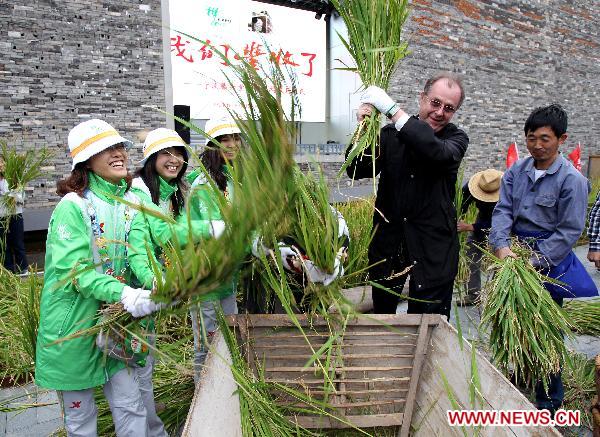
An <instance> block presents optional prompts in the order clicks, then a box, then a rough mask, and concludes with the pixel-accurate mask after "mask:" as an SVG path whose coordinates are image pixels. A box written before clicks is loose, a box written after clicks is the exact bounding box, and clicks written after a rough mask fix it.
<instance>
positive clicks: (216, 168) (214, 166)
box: [200, 135, 227, 192]
mask: <svg viewBox="0 0 600 437" xmlns="http://www.w3.org/2000/svg"><path fill="white" fill-rule="evenodd" d="M222 137H223V135H220V136H218V137H217V138H215V139H216V140H217V141H220V139H221V138H222ZM200 160H201V161H202V164H203V165H204V167H205V168H206V171H208V174H209V175H210V177H211V178H212V180H213V181H214V182H215V184H216V185H217V187H219V190H221V191H223V192H225V190H226V189H227V175H226V174H225V172H224V171H223V166H224V165H225V158H223V155H222V154H221V149H220V148H219V145H218V144H216V143H214V142H210V143H208V144H207V145H206V149H205V150H204V152H202V154H201V155H200Z"/></svg>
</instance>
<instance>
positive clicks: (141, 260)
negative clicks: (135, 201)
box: [127, 213, 158, 288]
mask: <svg viewBox="0 0 600 437" xmlns="http://www.w3.org/2000/svg"><path fill="white" fill-rule="evenodd" d="M128 240H129V245H130V246H129V247H130V248H129V250H128V251H127V260H128V261H129V267H130V268H131V271H132V272H133V274H134V275H135V277H136V278H137V279H138V281H140V283H141V285H142V287H144V288H150V287H152V282H153V280H154V273H153V272H152V268H151V262H150V260H149V258H148V253H149V254H150V256H151V257H152V259H153V260H154V262H158V260H157V259H156V256H155V249H156V248H155V245H154V244H153V242H152V239H151V234H150V227H149V225H148V221H147V220H146V219H145V217H144V214H141V213H138V214H136V215H135V217H134V218H133V221H132V223H131V229H130V230H129V238H128Z"/></svg>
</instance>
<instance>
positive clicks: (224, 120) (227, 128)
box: [204, 117, 242, 144]
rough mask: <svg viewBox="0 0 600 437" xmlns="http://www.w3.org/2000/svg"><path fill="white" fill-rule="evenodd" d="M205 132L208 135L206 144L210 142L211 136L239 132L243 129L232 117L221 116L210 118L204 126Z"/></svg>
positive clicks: (215, 136)
mask: <svg viewBox="0 0 600 437" xmlns="http://www.w3.org/2000/svg"><path fill="white" fill-rule="evenodd" d="M204 132H206V134H207V135H208V137H207V138H206V144H208V143H209V142H210V140H211V138H217V137H218V136H221V135H232V134H239V133H241V132H242V131H240V128H239V127H238V125H237V124H236V123H235V121H234V120H233V119H232V118H230V117H221V118H211V119H210V120H208V121H207V122H206V125H205V126H204Z"/></svg>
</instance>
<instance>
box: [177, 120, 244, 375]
mask: <svg viewBox="0 0 600 437" xmlns="http://www.w3.org/2000/svg"><path fill="white" fill-rule="evenodd" d="M204 131H205V132H206V133H207V134H208V135H209V136H210V137H211V138H214V139H215V140H216V141H217V142H218V143H220V146H219V144H217V142H215V141H207V144H206V149H205V150H204V152H203V153H202V154H201V155H200V159H201V161H202V164H203V165H204V168H205V169H206V170H207V172H208V175H209V176H210V177H211V178H212V180H213V181H214V183H215V185H216V186H217V187H218V188H219V190H220V191H221V193H222V195H223V196H225V198H226V199H227V200H229V199H230V198H231V196H232V195H233V190H232V188H233V186H232V184H231V181H230V178H229V177H228V173H227V164H231V162H232V161H233V160H234V159H235V157H236V156H237V153H238V151H239V149H240V146H241V138H240V129H239V128H238V127H237V125H236V124H235V122H234V121H233V120H231V119H229V118H221V119H211V120H208V121H207V122H206V126H205V128H204ZM188 181H189V182H190V184H191V188H190V196H189V201H188V202H189V210H190V215H191V218H192V219H193V220H221V219H222V217H221V211H220V210H219V207H218V204H219V202H218V200H217V199H215V197H214V191H213V190H212V189H211V187H210V186H209V184H208V181H207V179H206V176H205V173H204V172H202V171H200V170H195V171H193V172H192V173H190V174H189V175H188ZM236 291H237V277H234V278H233V279H232V280H231V281H230V282H228V283H226V284H223V285H222V286H221V287H219V288H218V289H217V290H215V291H213V292H211V293H209V294H207V295H206V296H203V298H202V301H201V302H200V304H199V308H197V309H194V310H192V312H191V316H192V328H193V331H194V380H195V381H196V382H198V380H199V377H200V371H201V370H202V365H203V364H204V360H205V358H206V353H207V344H206V342H207V341H210V338H211V337H212V335H213V334H214V332H215V330H216V329H217V309H218V308H219V307H220V308H221V309H222V311H223V313H224V314H226V315H228V314H237V302H236ZM199 319H200V320H199Z"/></svg>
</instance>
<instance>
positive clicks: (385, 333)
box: [252, 330, 418, 341]
mask: <svg viewBox="0 0 600 437" xmlns="http://www.w3.org/2000/svg"><path fill="white" fill-rule="evenodd" d="M288 332H298V331H296V330H294V331H285V332H284V331H280V332H274V333H273V332H272V333H269V334H252V338H255V339H259V338H267V339H269V340H272V339H278V340H279V339H282V338H298V339H302V340H304V337H308V338H319V337H320V338H323V337H329V336H330V334H329V333H327V332H324V333H314V332H308V333H306V334H305V335H302V334H290V333H288ZM417 336H418V334H416V333H412V332H406V333H400V332H390V331H373V332H346V333H345V334H344V338H349V339H352V338H355V337H356V338H365V339H366V340H367V341H369V340H370V338H372V337H399V338H403V337H417Z"/></svg>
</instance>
